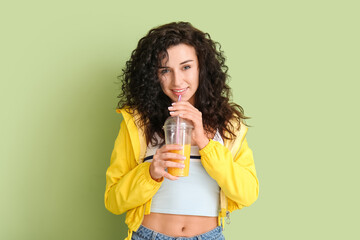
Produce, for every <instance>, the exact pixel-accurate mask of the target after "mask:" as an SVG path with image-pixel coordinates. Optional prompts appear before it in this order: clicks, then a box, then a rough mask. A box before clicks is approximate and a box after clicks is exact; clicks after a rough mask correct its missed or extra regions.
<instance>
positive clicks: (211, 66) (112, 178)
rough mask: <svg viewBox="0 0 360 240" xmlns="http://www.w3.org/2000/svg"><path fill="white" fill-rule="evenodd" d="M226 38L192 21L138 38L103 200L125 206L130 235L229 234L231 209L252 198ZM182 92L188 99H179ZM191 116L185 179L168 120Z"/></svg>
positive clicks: (126, 73)
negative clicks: (175, 170) (169, 140)
mask: <svg viewBox="0 0 360 240" xmlns="http://www.w3.org/2000/svg"><path fill="white" fill-rule="evenodd" d="M227 77H228V75H227V66H226V65H225V58H224V56H223V53H222V51H220V45H219V44H218V43H216V42H214V41H213V40H211V38H210V36H209V34H207V33H203V32H202V31H200V30H198V29H196V28H194V27H193V26H192V25H191V24H190V23H185V22H177V23H169V24H166V25H163V26H159V27H157V28H154V29H152V30H150V31H149V33H148V34H147V35H146V36H145V37H143V38H142V39H140V41H139V43H138V46H137V48H136V49H135V50H134V51H133V52H132V55H131V58H130V60H129V61H128V62H127V63H126V67H125V69H124V70H123V75H122V83H123V85H122V93H121V94H120V96H119V97H120V102H119V104H118V108H119V109H118V112H120V113H122V116H123V121H122V122H121V126H120V132H119V135H118V137H117V139H116V141H115V146H114V150H113V153H112V156H111V163H110V166H109V168H108V170H107V172H106V191H105V206H106V208H107V209H108V210H109V211H110V212H112V213H114V214H122V213H124V212H127V214H126V219H125V223H126V224H127V225H128V228H129V232H128V237H127V238H126V239H128V240H130V239H134V240H137V239H149V240H150V239H168V240H170V239H176V238H177V237H182V238H181V239H224V237H223V235H222V228H223V225H224V218H225V217H229V213H230V212H232V211H234V210H236V209H241V208H242V207H244V206H249V205H251V204H252V203H253V202H254V201H255V200H256V199H257V196H258V179H257V177H256V171H255V165H254V161H253V155H252V151H251V149H250V148H249V147H248V144H247V141H246V138H245V135H246V132H247V127H246V126H245V124H244V121H243V120H244V119H246V117H245V116H244V114H243V109H242V108H241V107H240V106H239V105H237V104H234V103H231V102H230V99H229V97H230V94H231V92H230V88H229V86H228V85H227V83H226V82H227ZM179 95H181V101H178V98H179ZM170 115H171V116H179V117H181V118H183V119H186V120H189V121H191V123H192V124H193V126H194V129H193V131H192V147H191V161H190V162H191V163H190V173H189V176H188V177H176V176H172V175H171V174H169V173H168V172H167V171H166V169H167V168H168V167H179V168H181V167H184V166H183V165H182V164H180V163H175V162H173V161H170V159H180V160H181V159H182V158H183V156H182V155H179V154H176V153H172V152H171V150H178V149H180V147H179V146H177V145H165V144H164V131H163V129H162V127H163V125H164V122H165V120H166V119H167V118H168V117H169V116H170Z"/></svg>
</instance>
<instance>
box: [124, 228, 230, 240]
mask: <svg viewBox="0 0 360 240" xmlns="http://www.w3.org/2000/svg"><path fill="white" fill-rule="evenodd" d="M131 240H225V238H224V235H223V234H222V229H221V227H220V226H218V227H217V228H214V229H213V230H211V231H209V232H206V233H203V234H201V235H198V236H195V237H190V238H186V237H170V236H166V235H164V234H161V233H158V232H155V231H153V230H151V229H148V228H146V227H144V226H142V225H141V226H140V227H139V229H138V230H137V231H136V232H133V234H132V238H131Z"/></svg>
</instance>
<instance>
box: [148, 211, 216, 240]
mask: <svg viewBox="0 0 360 240" xmlns="http://www.w3.org/2000/svg"><path fill="white" fill-rule="evenodd" d="M217 219H218V218H217V217H205V216H191V215H175V214H164V213H150V214H149V215H145V216H144V220H143V222H142V225H143V226H144V227H146V228H149V229H151V230H153V231H155V232H158V233H162V234H165V235H168V236H172V237H194V236H197V235H200V234H203V233H206V232H208V231H210V230H212V229H214V228H216V227H217V226H218V224H217V223H218V220H217Z"/></svg>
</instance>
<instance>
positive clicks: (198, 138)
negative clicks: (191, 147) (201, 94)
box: [169, 101, 209, 149]
mask: <svg viewBox="0 0 360 240" xmlns="http://www.w3.org/2000/svg"><path fill="white" fill-rule="evenodd" d="M169 111H170V115H171V116H179V117H181V118H184V119H186V120H189V121H191V122H192V124H193V125H194V129H193V131H192V139H193V140H194V142H195V144H196V145H197V146H198V147H199V149H202V148H204V147H205V146H206V145H207V144H208V143H209V139H208V138H207V136H206V134H205V130H204V127H203V121H202V113H201V112H200V111H199V110H198V109H196V108H195V107H194V106H193V105H191V104H190V103H189V102H186V101H179V102H175V103H173V104H172V106H170V107H169Z"/></svg>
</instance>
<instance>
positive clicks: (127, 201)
mask: <svg viewBox="0 0 360 240" xmlns="http://www.w3.org/2000/svg"><path fill="white" fill-rule="evenodd" d="M149 167H150V163H149V162H144V163H141V164H137V162H136V160H135V156H134V151H133V146H132V144H131V139H130V135H129V132H128V129H127V126H126V123H125V121H122V123H121V127H120V132H119V135H118V137H117V138H116V140H115V145H114V149H113V152H112V155H111V161H110V166H109V168H108V169H107V172H106V190H105V207H106V208H107V209H108V210H109V211H110V212H112V213H114V214H122V213H124V212H125V211H128V210H129V209H132V208H135V207H138V206H140V205H142V204H145V203H146V202H147V201H149V200H150V199H151V198H152V197H153V196H154V194H155V193H156V192H157V191H158V189H159V188H160V186H161V183H162V182H157V181H155V180H153V179H152V178H151V176H150V172H149Z"/></svg>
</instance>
